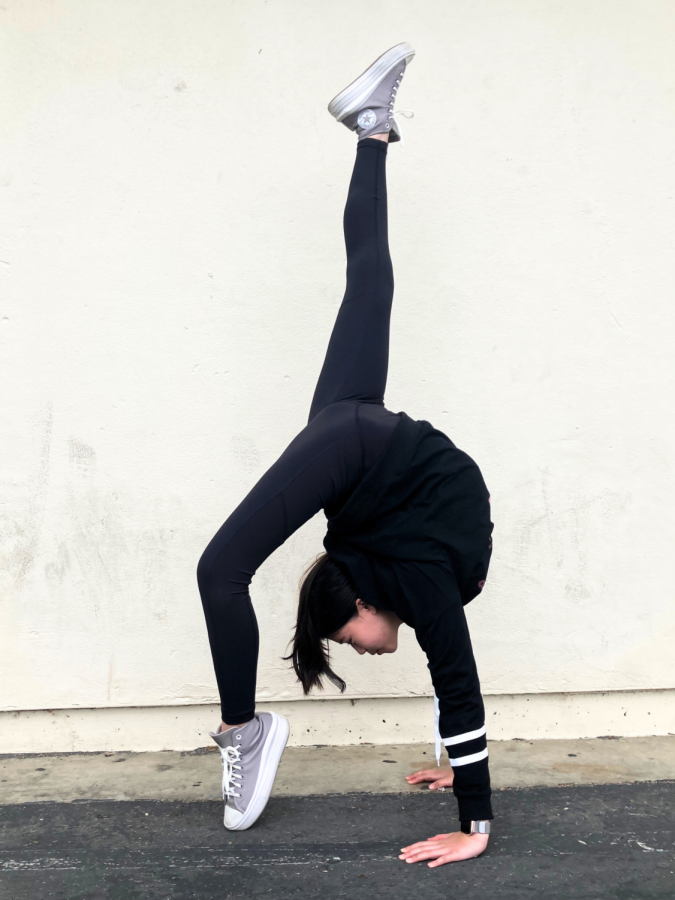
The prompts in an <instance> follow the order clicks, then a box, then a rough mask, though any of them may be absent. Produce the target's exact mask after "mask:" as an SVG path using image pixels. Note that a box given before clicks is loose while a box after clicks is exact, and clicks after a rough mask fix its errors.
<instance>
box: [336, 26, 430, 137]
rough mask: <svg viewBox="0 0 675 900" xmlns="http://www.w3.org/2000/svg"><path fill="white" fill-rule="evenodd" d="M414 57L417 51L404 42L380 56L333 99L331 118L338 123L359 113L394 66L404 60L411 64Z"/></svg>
mask: <svg viewBox="0 0 675 900" xmlns="http://www.w3.org/2000/svg"><path fill="white" fill-rule="evenodd" d="M414 55H415V50H414V49H413V47H412V46H411V45H410V44H408V43H405V42H404V43H402V44H396V46H395V47H391V48H390V49H389V50H387V51H386V53H383V54H382V56H379V57H378V58H377V59H376V60H375V62H374V63H373V64H372V65H371V66H368V68H367V69H366V71H365V72H364V73H363V74H362V75H359V77H358V78H357V79H355V80H354V81H352V83H351V84H350V85H348V86H347V87H346V88H345V89H344V90H343V91H340V93H339V94H336V96H335V97H333V99H332V100H331V101H330V103H329V104H328V112H329V113H330V114H331V116H335V118H336V119H337V120H338V122H341V121H342V120H343V119H345V118H346V117H347V116H350V115H352V113H355V112H358V111H359V110H360V109H362V108H363V103H364V102H365V101H366V100H367V99H368V97H370V95H371V94H372V93H373V91H374V90H375V88H376V87H377V86H378V84H379V83H380V82H381V81H382V79H383V78H384V76H385V75H386V74H387V72H390V71H391V70H392V69H393V68H394V66H397V65H399V64H400V63H401V62H402V61H403V60H405V61H406V63H409V62H410V60H411V59H412V58H413V56H414Z"/></svg>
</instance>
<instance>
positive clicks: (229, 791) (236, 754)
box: [220, 744, 242, 800]
mask: <svg viewBox="0 0 675 900" xmlns="http://www.w3.org/2000/svg"><path fill="white" fill-rule="evenodd" d="M240 746H241V745H240V744H238V745H237V746H236V747H225V748H224V749H223V748H222V747H221V748H220V755H221V756H222V758H223V800H225V799H226V798H227V797H241V794H237V793H236V792H235V788H240V787H241V784H239V783H238V782H237V781H235V779H238V780H240V779H241V777H242V776H241V775H239V774H238V773H237V772H235V769H241V766H239V765H237V763H238V762H239V761H240V760H241V751H240V750H239V747H240Z"/></svg>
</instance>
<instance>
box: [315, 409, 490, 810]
mask: <svg viewBox="0 0 675 900" xmlns="http://www.w3.org/2000/svg"><path fill="white" fill-rule="evenodd" d="M492 528H493V526H492V522H491V521H490V503H489V494H488V490H487V488H486V486H485V483H484V481H483V478H482V476H481V473H480V470H479V469H478V466H477V465H476V464H475V463H474V462H473V460H472V459H471V458H470V457H469V456H467V454H466V453H463V452H462V451H461V450H458V449H457V447H455V445H454V444H453V442H452V441H451V440H450V439H449V438H448V437H447V435H445V434H444V433H443V432H441V431H439V430H438V429H436V428H434V427H433V426H432V425H431V424H430V423H429V422H426V421H424V420H421V421H415V420H413V419H411V418H410V417H409V416H408V415H407V414H406V413H401V421H400V423H399V424H398V425H397V427H396V430H395V431H394V435H393V437H392V440H391V443H390V445H389V448H388V450H387V452H386V453H385V454H384V455H383V456H382V457H381V458H380V460H379V461H378V462H377V463H376V464H375V465H374V466H373V467H372V468H371V469H370V470H369V471H368V472H367V473H366V475H365V476H364V477H363V479H362V481H361V482H360V484H359V485H358V487H357V488H356V490H355V491H353V493H352V494H351V496H350V498H349V500H348V501H347V502H346V503H345V504H344V506H343V507H342V509H341V510H340V511H339V512H338V513H337V514H336V515H334V516H332V517H329V519H328V533H327V534H326V537H325V538H324V546H325V548H326V551H327V552H328V553H329V555H330V556H331V558H333V559H334V560H336V561H337V562H339V563H341V564H342V565H344V566H346V568H347V570H348V571H349V573H350V576H351V578H352V580H353V582H354V585H355V587H356V590H357V592H358V593H359V595H360V596H361V599H363V600H364V601H366V602H368V603H372V604H373V605H374V606H376V607H379V608H382V609H393V610H394V612H395V613H396V614H397V615H398V616H399V618H401V619H402V620H403V621H404V622H405V623H406V624H407V625H410V626H411V627H412V628H414V629H415V635H416V637H417V640H418V642H419V644H420V646H421V647H422V649H423V650H424V652H425V653H426V655H427V660H428V667H429V671H430V674H431V679H432V683H433V685H434V689H435V691H436V695H437V697H438V701H439V710H440V721H439V730H440V734H441V737H443V738H450V737H455V736H457V735H462V734H465V733H469V732H472V731H475V730H478V729H480V728H482V727H483V726H484V724H485V710H484V707H483V699H482V696H481V692H480V683H479V680H478V673H477V671H476V665H475V662H474V657H473V651H472V649H471V639H470V637H469V630H468V626H467V623H466V617H465V615H464V609H463V607H464V605H465V604H466V603H468V602H469V601H470V600H472V599H473V598H474V597H475V596H476V595H477V594H478V593H480V591H481V590H482V588H483V585H484V584H485V579H486V577H487V569H488V565H489V561H490V555H491V552H492ZM462 754H463V751H462ZM457 755H458V753H457V748H456V747H453V748H452V752H450V756H451V757H456V756H457ZM463 755H465V754H463ZM481 773H482V774H481ZM453 789H454V791H455V795H456V796H457V799H458V801H459V811H460V819H488V818H492V810H491V807H490V782H489V773H488V764H487V759H484V760H481V761H480V762H477V763H471V764H469V765H462V766H457V767H456V768H455V784H454V788H453Z"/></svg>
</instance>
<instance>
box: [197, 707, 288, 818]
mask: <svg viewBox="0 0 675 900" xmlns="http://www.w3.org/2000/svg"><path fill="white" fill-rule="evenodd" d="M289 731H290V728H289V724H288V719H286V718H284V716H280V715H278V713H275V712H264V713H256V715H255V717H254V718H253V719H251V721H250V722H247V723H246V724H245V725H243V726H242V727H241V728H230V729H228V730H227V731H223V732H222V733H221V732H218V733H215V732H213V731H210V732H209V734H210V735H211V737H212V738H213V740H214V741H215V742H216V744H218V747H219V749H220V755H221V756H222V758H223V800H224V801H225V816H224V818H223V824H224V825H225V827H226V828H229V829H230V831H244V830H245V829H246V828H250V827H251V825H253V823H254V822H255V821H256V819H257V818H258V817H259V816H260V814H261V813H262V811H263V810H264V809H265V806H267V801H268V800H269V797H270V793H271V791H272V785H273V784H274V778H275V776H276V774H277V767H278V765H279V760H280V759H281V754H282V753H283V752H284V748H285V747H286V741H287V740H288V734H289Z"/></svg>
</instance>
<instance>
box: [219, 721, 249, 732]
mask: <svg viewBox="0 0 675 900" xmlns="http://www.w3.org/2000/svg"><path fill="white" fill-rule="evenodd" d="M244 725H248V722H240V723H239V724H238V725H226V724H225V722H221V723H220V728H219V729H218V733H219V734H222V733H223V732H224V731H229V730H230V729H231V728H243V727H244Z"/></svg>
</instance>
